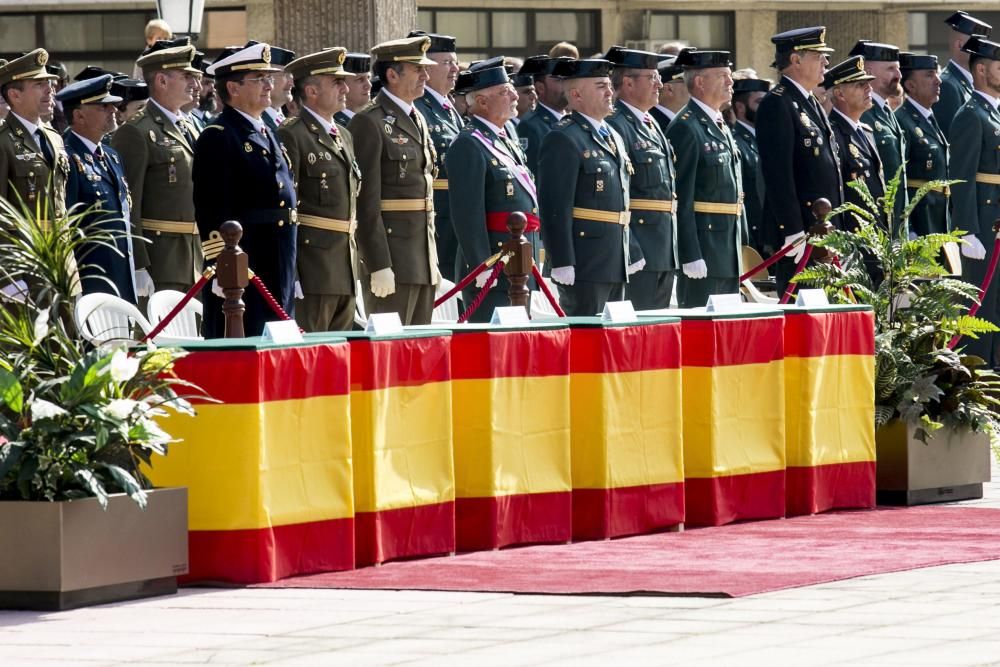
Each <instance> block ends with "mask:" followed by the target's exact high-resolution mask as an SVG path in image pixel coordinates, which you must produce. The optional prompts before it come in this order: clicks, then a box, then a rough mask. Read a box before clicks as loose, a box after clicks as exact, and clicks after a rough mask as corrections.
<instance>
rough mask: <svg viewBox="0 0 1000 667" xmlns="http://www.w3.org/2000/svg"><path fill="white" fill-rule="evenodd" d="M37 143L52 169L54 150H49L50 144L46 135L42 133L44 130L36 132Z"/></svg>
mask: <svg viewBox="0 0 1000 667" xmlns="http://www.w3.org/2000/svg"><path fill="white" fill-rule="evenodd" d="M35 141H37V142H38V148H40V149H41V151H42V155H43V156H44V157H45V162H46V163H47V164H48V165H49V167H50V168H51V167H52V149H51V148H49V142H48V140H46V139H45V133H44V132H42V128H38V129H37V130H35Z"/></svg>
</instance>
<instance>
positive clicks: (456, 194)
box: [445, 58, 541, 322]
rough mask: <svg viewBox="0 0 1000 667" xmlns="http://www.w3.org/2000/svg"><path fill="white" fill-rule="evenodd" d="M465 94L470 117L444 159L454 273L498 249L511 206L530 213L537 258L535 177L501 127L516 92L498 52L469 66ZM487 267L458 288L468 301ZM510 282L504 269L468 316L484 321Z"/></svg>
mask: <svg viewBox="0 0 1000 667" xmlns="http://www.w3.org/2000/svg"><path fill="white" fill-rule="evenodd" d="M464 91H465V92H464V94H465V96H466V100H467V102H468V108H469V116H470V117H471V120H470V121H469V123H468V124H467V125H466V126H465V127H464V128H463V129H462V132H461V133H460V134H459V135H458V137H457V138H456V139H455V141H454V143H452V145H451V147H450V148H449V149H448V153H447V155H446V156H445V161H446V162H447V163H448V165H449V166H451V167H453V169H452V170H451V171H450V172H449V173H450V174H451V176H450V180H451V186H450V187H449V188H448V194H449V196H450V197H451V211H452V221H453V223H454V225H455V234H456V235H457V236H458V244H459V259H460V261H461V264H460V265H459V270H458V273H459V274H461V275H462V276H465V275H467V274H468V273H469V272H470V271H471V270H472V269H473V268H475V267H476V266H478V265H479V263H480V262H482V261H483V260H485V259H487V258H488V257H490V256H491V255H493V254H494V253H496V252H498V251H499V249H500V246H502V245H503V243H504V241H506V240H507V239H509V238H510V234H509V232H508V231H507V218H508V217H509V216H510V214H511V213H512V212H514V211H519V212H521V213H524V215H525V217H527V219H528V224H527V226H526V227H525V232H524V237H525V239H527V241H528V242H529V243H531V245H532V250H533V252H534V256H535V261H536V262H540V261H541V242H540V238H539V227H540V222H539V218H538V199H537V193H536V189H535V182H534V178H533V177H532V175H531V172H530V171H529V170H528V167H527V163H526V161H525V159H524V154H523V153H522V152H521V151H520V150H518V147H517V145H516V143H515V139H514V138H513V137H511V136H510V135H509V134H508V132H507V131H506V130H505V129H504V124H505V123H506V122H507V121H508V120H510V119H511V118H512V117H513V115H514V113H515V112H516V109H517V92H516V91H515V90H514V88H513V86H512V85H511V83H510V80H509V78H508V75H507V71H506V69H504V67H503V61H502V59H501V58H494V59H492V60H490V61H486V62H485V63H482V64H480V65H477V66H474V67H472V68H470V69H469V75H468V78H467V83H465V84H464ZM488 276H489V272H488V271H486V272H483V273H481V274H479V277H478V278H477V279H476V282H475V285H474V286H470V287H469V288H467V289H466V290H464V291H463V292H462V299H463V301H464V303H465V305H466V306H468V304H470V303H471V302H472V300H473V299H474V298H475V296H476V294H478V292H479V290H480V289H481V288H482V287H483V285H485V283H486V280H487V278H488ZM509 289H510V283H509V282H508V281H507V278H506V276H504V274H502V273H501V274H500V278H499V280H498V281H497V282H496V284H495V285H494V286H493V289H491V290H490V291H489V292H487V294H486V298H485V299H484V300H483V302H482V304H481V305H480V306H479V308H478V309H477V310H476V311H475V312H474V313H473V314H472V316H471V317H470V318H469V321H470V322H488V321H489V320H490V317H491V316H492V314H493V310H494V309H495V308H496V307H498V306H507V305H509V304H510V300H509V296H508V290H509Z"/></svg>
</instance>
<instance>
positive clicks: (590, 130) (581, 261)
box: [538, 59, 645, 316]
mask: <svg viewBox="0 0 1000 667" xmlns="http://www.w3.org/2000/svg"><path fill="white" fill-rule="evenodd" d="M611 68H612V65H611V63H609V62H608V61H607V60H601V59H587V60H568V59H567V60H563V61H562V62H560V63H558V64H557V65H556V66H555V68H554V69H553V70H552V76H558V77H561V78H562V80H563V82H564V85H565V91H566V95H567V97H568V101H569V105H570V108H571V109H572V113H571V114H570V115H569V116H568V117H566V118H564V119H562V120H561V121H559V122H558V123H556V124H555V126H554V127H553V128H552V131H551V132H549V133H548V134H546V135H545V138H544V139H543V140H542V146H541V152H540V154H541V157H540V159H539V162H538V193H539V210H540V211H541V219H542V241H543V242H544V243H545V251H546V254H547V255H548V257H549V259H550V262H551V265H552V280H553V281H555V282H556V283H557V284H558V288H559V303H560V304H561V305H562V307H563V309H564V310H565V311H566V314H567V315H570V316H572V315H594V314H595V313H600V312H601V311H602V310H603V309H604V304H605V303H607V302H608V301H617V300H620V299H622V298H624V288H625V283H626V282H627V281H628V275H629V274H631V273H635V272H636V271H639V270H640V269H642V267H643V266H644V264H645V261H644V260H643V259H642V252H641V250H640V249H639V247H638V244H634V243H630V239H629V194H628V193H629V178H630V176H631V174H632V171H633V168H632V162H631V160H630V159H629V157H628V149H627V147H626V146H625V142H624V141H623V140H622V138H621V136H620V135H619V134H618V133H617V132H616V131H615V130H614V129H612V128H611V127H610V126H609V125H608V124H607V123H606V122H605V119H606V118H607V116H609V115H611V112H612V111H613V109H614V107H613V106H612V103H611V100H612V89H611V80H610V77H609V75H610V73H611ZM571 193H572V195H571ZM570 195H571V196H570Z"/></svg>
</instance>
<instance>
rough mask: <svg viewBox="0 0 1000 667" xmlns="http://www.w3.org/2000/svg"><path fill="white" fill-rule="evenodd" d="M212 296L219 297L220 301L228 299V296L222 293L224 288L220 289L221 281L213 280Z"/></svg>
mask: <svg viewBox="0 0 1000 667" xmlns="http://www.w3.org/2000/svg"><path fill="white" fill-rule="evenodd" d="M212 294H214V295H215V296H217V297H219V298H220V299H225V298H226V295H225V294H223V293H222V288H221V287H219V281H218V280H213V281H212Z"/></svg>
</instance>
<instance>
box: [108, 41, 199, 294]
mask: <svg viewBox="0 0 1000 667" xmlns="http://www.w3.org/2000/svg"><path fill="white" fill-rule="evenodd" d="M194 53H195V49H194V47H193V46H175V47H170V48H165V49H161V50H154V51H150V52H149V53H148V54H147V55H144V56H141V57H140V58H139V60H138V61H137V63H136V64H137V66H138V67H139V68H140V69H141V70H142V72H143V77H144V78H145V79H146V81H147V84H146V86H147V88H148V89H149V90H150V91H151V94H150V97H149V100H148V103H147V106H146V109H145V110H143V111H141V112H139V113H138V114H137V115H135V116H133V117H132V118H131V119H130V120H129V121H128V122H126V123H125V124H124V125H123V126H122V127H120V128H118V131H117V132H115V134H114V136H113V138H112V140H111V145H112V147H114V149H115V150H116V151H118V154H119V155H121V158H122V160H123V162H124V167H125V175H126V177H127V178H128V182H129V187H130V189H131V193H132V217H131V222H132V233H133V235H134V236H135V238H136V239H137V242H136V243H135V245H134V247H133V249H132V250H133V255H134V258H135V269H136V274H135V282H136V296H139V297H149V296H152V294H153V291H154V290H156V289H171V290H177V291H180V292H186V291H187V290H188V289H189V288H190V287H191V285H193V284H194V283H195V281H196V280H197V279H198V274H199V272H200V271H201V267H202V265H203V264H204V257H203V256H202V253H201V238H200V237H199V236H198V225H197V224H196V223H195V217H194V186H193V183H192V181H191V165H192V163H193V161H194V145H195V141H196V140H197V138H198V136H197V135H198V132H197V130H195V129H194V127H193V126H192V125H191V124H190V123H188V122H187V120H186V119H185V118H184V117H183V115H182V113H181V107H182V106H184V105H185V104H187V103H188V102H190V101H191V100H193V99H195V96H196V95H197V94H198V88H199V85H198V82H197V80H196V78H195V74H196V73H197V70H196V69H194V67H192V65H191V63H192V59H193V58H194ZM113 88H114V86H113V85H112V89H113ZM143 239H145V242H144V241H143Z"/></svg>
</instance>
